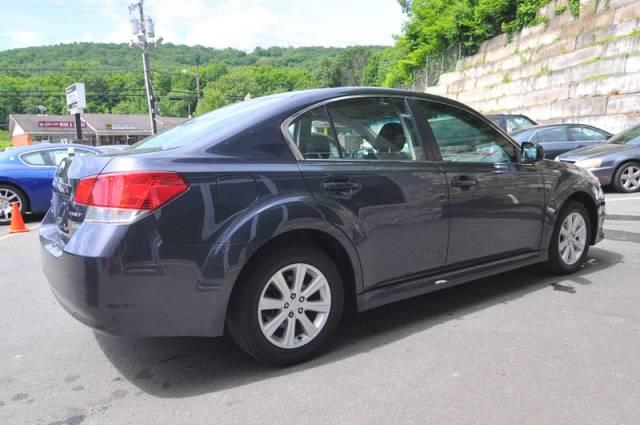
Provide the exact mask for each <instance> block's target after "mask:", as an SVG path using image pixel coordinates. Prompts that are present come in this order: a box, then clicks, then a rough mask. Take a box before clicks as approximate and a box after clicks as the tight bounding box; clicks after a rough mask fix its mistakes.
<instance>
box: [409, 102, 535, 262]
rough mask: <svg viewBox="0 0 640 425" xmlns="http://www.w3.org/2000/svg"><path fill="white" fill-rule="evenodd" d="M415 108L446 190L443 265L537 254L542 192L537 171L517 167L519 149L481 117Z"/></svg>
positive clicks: (430, 106)
mask: <svg viewBox="0 0 640 425" xmlns="http://www.w3.org/2000/svg"><path fill="white" fill-rule="evenodd" d="M416 102H418V103H419V108H420V110H421V111H422V113H423V117H422V118H423V119H426V121H427V123H428V128H429V129H430V133H431V142H432V144H433V147H434V149H435V150H436V151H437V152H436V154H437V155H438V157H439V158H438V159H439V162H438V163H439V165H440V166H441V167H442V170H443V171H444V172H445V175H446V178H447V182H448V185H449V193H450V200H451V201H450V206H449V210H448V215H449V217H450V219H451V222H450V236H449V250H448V255H447V265H448V266H452V267H456V266H459V267H462V266H464V265H468V264H473V263H479V262H484V261H490V260H492V259H500V258H505V257H509V256H514V255H518V254H524V253H529V252H534V251H536V250H538V249H539V247H540V235H541V232H542V223H543V214H544V191H543V181H542V176H541V174H540V173H539V172H538V171H537V169H536V167H535V165H526V164H521V163H520V162H519V161H518V158H519V155H517V145H516V144H515V143H513V142H511V141H510V140H508V138H507V137H505V136H503V135H502V134H501V133H500V132H499V131H497V130H496V129H494V128H493V127H492V126H491V125H490V124H489V123H487V122H486V121H485V120H483V119H481V118H480V116H479V115H477V114H475V113H473V112H471V111H468V110H465V109H462V108H460V107H458V106H454V105H450V104H447V103H441V102H436V101H416Z"/></svg>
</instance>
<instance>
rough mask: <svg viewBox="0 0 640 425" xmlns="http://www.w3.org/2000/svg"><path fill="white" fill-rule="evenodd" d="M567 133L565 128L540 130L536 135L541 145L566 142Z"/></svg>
mask: <svg viewBox="0 0 640 425" xmlns="http://www.w3.org/2000/svg"><path fill="white" fill-rule="evenodd" d="M567 140H569V139H568V138H567V133H566V132H565V129H564V127H556V128H549V129H547V130H540V131H539V132H538V133H537V134H536V142H541V143H554V142H566V141H567Z"/></svg>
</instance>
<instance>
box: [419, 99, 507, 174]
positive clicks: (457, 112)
mask: <svg viewBox="0 0 640 425" xmlns="http://www.w3.org/2000/svg"><path fill="white" fill-rule="evenodd" d="M420 104H421V105H422V108H423V110H424V114H425V116H426V118H427V121H428V122H429V126H430V127H431V130H432V132H433V135H434V137H435V139H436V142H437V144H438V147H439V148H440V154H441V155H442V160H443V161H451V162H489V163H500V162H510V161H512V160H515V158H516V156H515V155H516V154H515V146H514V145H513V144H512V143H511V142H510V141H509V140H507V139H506V138H505V137H504V136H502V134H500V133H499V132H497V131H496V130H494V129H493V128H492V127H491V126H489V125H487V124H486V123H485V122H484V121H482V120H481V119H480V118H478V117H476V116H475V115H473V114H471V113H469V112H467V111H463V110H462V109H459V108H456V107H455V106H450V105H445V104H442V103H436V102H425V101H421V102H420Z"/></svg>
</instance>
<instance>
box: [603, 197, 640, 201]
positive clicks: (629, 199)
mask: <svg viewBox="0 0 640 425" xmlns="http://www.w3.org/2000/svg"><path fill="white" fill-rule="evenodd" d="M639 199H640V197H639V196H636V197H633V198H609V199H606V198H605V201H606V202H615V201H634V200H636V201H637V200H639Z"/></svg>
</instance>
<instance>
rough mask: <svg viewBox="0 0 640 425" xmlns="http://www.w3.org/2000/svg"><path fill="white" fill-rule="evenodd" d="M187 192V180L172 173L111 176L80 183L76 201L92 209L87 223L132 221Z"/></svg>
mask: <svg viewBox="0 0 640 425" xmlns="http://www.w3.org/2000/svg"><path fill="white" fill-rule="evenodd" d="M187 189H189V185H188V184H187V182H186V181H185V180H184V178H183V177H182V176H181V175H180V174H178V173H173V172H169V171H145V172H125V173H108V174H99V175H97V176H91V177H85V178H83V179H82V180H80V181H79V182H78V185H77V186H76V190H75V195H74V201H75V203H76V204H80V205H85V206H87V207H88V208H87V214H86V217H85V220H86V221H100V222H131V221H133V220H135V219H136V218H138V217H139V216H141V215H143V214H145V213H147V212H150V211H153V210H155V209H157V208H159V207H161V206H162V205H164V204H166V203H167V202H169V201H171V200H172V199H175V198H176V197H177V196H179V195H180V194H182V193H184V192H186V191H187Z"/></svg>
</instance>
